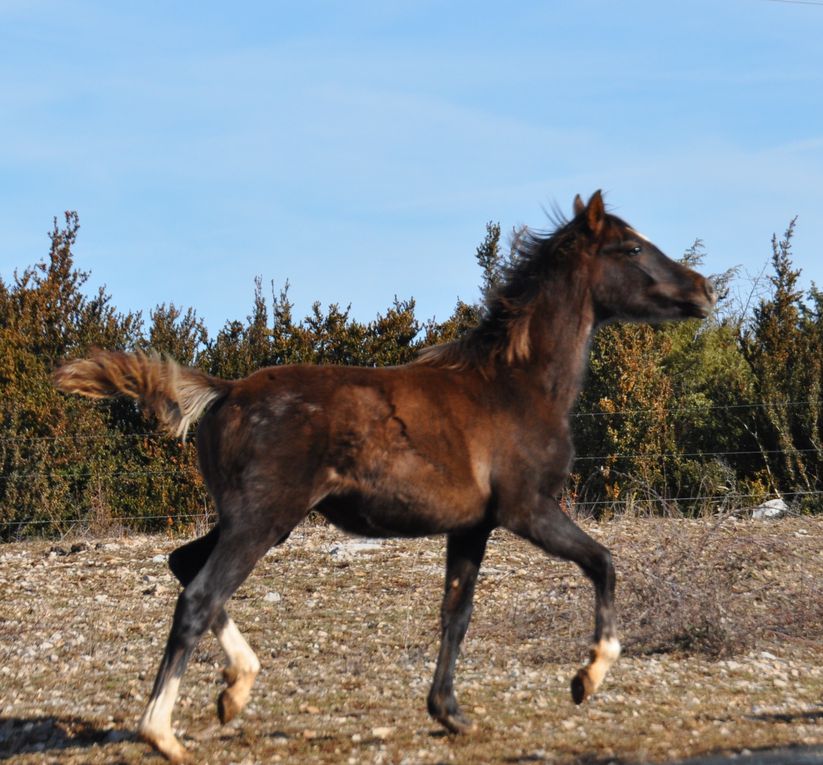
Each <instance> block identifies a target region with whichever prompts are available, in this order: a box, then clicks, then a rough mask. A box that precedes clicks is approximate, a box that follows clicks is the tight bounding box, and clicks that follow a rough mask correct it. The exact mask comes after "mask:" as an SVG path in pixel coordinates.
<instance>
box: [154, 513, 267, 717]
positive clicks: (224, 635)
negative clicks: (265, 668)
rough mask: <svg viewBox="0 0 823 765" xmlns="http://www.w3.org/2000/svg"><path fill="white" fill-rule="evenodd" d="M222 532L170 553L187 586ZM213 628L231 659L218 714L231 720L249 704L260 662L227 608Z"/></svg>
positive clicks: (217, 530)
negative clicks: (227, 611)
mask: <svg viewBox="0 0 823 765" xmlns="http://www.w3.org/2000/svg"><path fill="white" fill-rule="evenodd" d="M219 533H220V527H219V526H215V527H214V528H213V529H211V531H209V533H208V534H206V535H205V536H203V537H200V538H198V539H194V540H192V541H191V542H188V543H186V544H185V545H183V546H182V547H178V548H177V549H176V550H175V551H174V552H172V553H171V555H170V556H169V568H170V569H171V570H172V573H173V574H174V575H175V576H176V577H177V579H178V580H179V581H180V583H181V584H182V585H183V586H184V587H185V586H187V585H188V584H189V582H191V580H192V579H194V577H195V576H196V575H197V573H198V572H199V571H200V569H201V568H203V565H204V564H205V562H206V560H207V559H208V557H209V555H210V554H211V552H212V550H213V549H214V546H215V545H216V544H217V539H218V537H219ZM211 629H212V632H213V633H214V635H215V637H216V638H217V640H218V642H219V643H220V647H221V648H222V649H223V653H224V654H225V655H226V660H227V663H226V667H225V668H224V669H223V679H224V680H225V681H226V685H227V687H226V688H225V689H224V690H223V691H222V693H221V694H220V696H219V697H218V699H217V715H218V717H219V718H220V722H221V723H227V722H229V720H232V719H233V718H234V717H236V716H237V715H238V714H240V712H241V711H242V710H243V707H245V706H246V703H247V702H248V700H249V696H250V695H251V689H252V686H253V685H254V681H255V679H256V678H257V675H258V673H259V672H260V661H259V660H258V658H257V655H256V654H255V653H254V651H253V650H252V649H251V646H249V644H248V643H247V642H246V640H245V638H244V637H243V635H242V634H241V633H240V630H239V629H238V628H237V625H236V624H235V623H234V621H233V620H232V619H231V617H230V616H229V615H228V614H227V613H226V609H225V608H221V609H220V611H219V612H218V614H217V616H216V617H215V619H214V622H213V623H212V625H211Z"/></svg>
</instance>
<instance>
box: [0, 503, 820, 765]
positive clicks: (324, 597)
mask: <svg viewBox="0 0 823 765" xmlns="http://www.w3.org/2000/svg"><path fill="white" fill-rule="evenodd" d="M583 525H584V526H585V527H586V528H587V530H588V531H589V532H590V533H592V534H593V535H594V536H596V537H597V538H599V539H601V541H603V542H604V543H605V544H607V545H608V546H609V547H610V548H611V549H612V552H613V554H614V558H615V563H616V566H617V569H618V608H619V612H620V619H621V630H622V639H623V644H624V649H625V650H624V655H623V657H622V658H621V660H620V661H619V662H618V663H617V664H616V665H615V667H614V668H613V670H612V672H611V674H610V675H609V677H608V678H607V679H606V682H605V684H604V686H603V688H602V690H601V691H600V692H599V693H598V694H597V695H596V696H595V697H594V698H593V699H592V700H591V701H590V702H587V703H586V704H584V705H583V706H581V707H579V708H578V707H575V706H574V704H573V703H572V702H571V698H570V694H569V690H568V687H569V680H570V678H571V677H572V675H573V674H574V672H575V671H576V669H577V667H578V666H579V662H580V661H581V660H582V659H583V658H584V656H585V654H586V651H587V647H588V642H589V638H590V634H591V630H592V615H593V598H592V592H591V588H590V586H589V583H588V582H587V580H586V579H585V578H584V577H583V576H582V574H580V573H579V571H578V570H577V569H576V568H575V567H574V566H572V565H571V564H569V563H565V562H562V561H554V560H550V559H548V558H546V557H545V556H544V555H543V554H542V553H540V552H539V551H537V550H536V549H534V548H532V547H530V546H528V545H526V544H525V543H523V542H521V541H519V540H517V539H515V538H514V537H512V536H511V535H508V534H505V533H502V532H497V533H495V535H494V536H493V537H492V540H491V542H490V546H489V551H488V554H487V557H486V560H485V562H484V567H483V569H482V571H481V577H480V581H479V585H478V590H477V596H476V600H475V611H474V616H473V620H472V624H471V627H470V628H469V634H468V637H467V638H466V641H465V643H464V650H463V653H462V655H461V659H460V661H459V663H458V670H457V676H456V688H457V694H458V698H459V700H460V702H461V704H462V706H463V709H464V711H465V712H466V713H467V715H468V716H470V717H472V718H473V719H474V721H475V722H476V723H477V731H476V732H475V733H474V734H472V735H468V736H449V735H446V734H445V733H444V732H443V731H441V730H440V729H439V727H438V726H437V725H436V724H435V723H433V722H432V721H431V720H430V719H429V718H428V716H427V714H426V693H427V690H428V684H429V682H430V679H431V676H432V672H433V670H434V660H435V656H436V651H437V646H438V641H439V630H438V612H439V601H440V593H441V590H442V587H443V583H442V576H443V570H442V569H443V557H444V555H443V553H444V543H443V540H442V539H427V540H411V541H409V540H390V541H385V542H370V541H366V540H361V539H354V538H351V537H346V536H345V535H343V534H342V533H340V532H338V531H336V530H334V529H330V528H327V527H324V526H320V525H311V524H307V525H304V526H302V527H300V528H299V529H297V530H296V531H295V533H294V534H293V535H292V537H291V538H290V539H289V540H288V541H287V542H286V543H285V544H284V545H283V546H281V547H279V548H277V549H275V550H273V551H271V552H270V553H269V554H268V555H267V556H266V558H265V559H264V560H263V561H261V563H260V564H259V565H258V567H257V569H256V571H255V573H254V574H253V575H252V577H251V578H250V579H249V581H248V582H247V583H246V584H245V585H244V586H243V587H242V589H241V590H240V591H239V592H238V593H237V595H236V596H235V597H234V599H233V600H232V601H231V602H230V604H229V612H230V613H231V614H232V616H233V617H234V618H235V620H236V622H237V623H238V625H239V626H240V628H241V630H243V632H244V633H245V634H246V636H247V638H248V640H249V642H250V643H251V645H252V646H253V648H254V649H255V650H256V651H257V653H258V655H259V657H260V660H261V662H262V664H263V671H262V672H261V674H260V677H259V679H258V682H257V685H256V688H255V692H254V695H253V697H252V700H251V702H250V704H249V706H248V707H247V709H246V710H245V712H244V714H243V715H241V717H240V718H238V719H237V720H235V721H234V722H232V723H231V724H229V725H228V726H226V727H223V728H221V727H218V726H217V720H216V716H215V700H216V697H217V695H218V693H219V691H220V689H221V687H222V684H221V679H220V668H221V666H222V656H221V654H220V649H219V646H218V645H217V642H216V641H215V640H214V638H213V637H212V636H211V635H208V636H207V637H206V638H205V639H204V640H203V641H202V643H201V645H200V646H199V648H198V649H197V651H196V653H195V656H194V657H193V660H192V662H191V664H190V665H189V670H188V672H187V674H186V676H185V678H184V681H183V684H182V686H181V698H180V700H179V703H178V706H177V708H176V710H175V724H176V726H177V728H178V731H179V734H180V736H181V740H182V741H183V742H184V743H185V745H186V746H187V747H188V748H189V749H190V750H191V751H192V753H193V756H194V761H195V762H198V763H248V764H251V763H269V762H273V763H281V762H282V763H287V762H292V763H323V764H329V765H331V764H332V763H334V764H335V765H337V764H338V763H344V764H347V765H348V764H351V765H355V764H359V763H377V764H382V763H386V764H388V763H396V764H398V765H434V764H435V763H500V764H501V765H504V764H519V763H523V764H528V763H580V764H586V765H596V764H602V765H605V764H606V763H640V762H675V761H679V760H683V759H686V758H690V757H695V756H697V755H702V754H715V755H716V754H722V753H738V754H740V755H741V758H740V761H741V762H747V761H749V757H748V756H747V755H748V753H749V752H753V753H756V752H758V751H759V750H765V749H769V748H772V747H779V746H789V747H792V749H791V752H792V757H793V758H795V759H801V758H803V757H804V756H805V757H807V758H808V757H809V756H811V757H813V756H814V753H815V752H820V751H821V750H820V749H819V747H820V746H821V745H823V668H821V666H820V664H819V663H818V662H819V657H820V655H821V650H820V648H821V645H822V644H823V544H821V543H822V542H823V518H808V517H807V518H791V519H783V520H779V521H769V522H767V521H758V522H755V521H751V520H747V519H735V518H731V517H729V518H725V519H712V520H704V521H685V520H663V519H627V518H624V519H620V520H617V521H612V522H609V523H603V524H599V525H598V524H594V523H584V524H583ZM180 541H181V540H173V539H168V538H165V537H145V536H135V537H120V538H117V539H105V540H96V539H90V538H88V539H73V540H64V541H61V542H57V543H56V542H30V543H19V544H7V545H3V546H1V547H0V591H1V592H2V596H1V597H0V760H5V761H8V762H10V763H15V764H17V763H20V764H21V765H22V763H43V762H45V763H57V762H59V763H137V762H143V761H144V759H145V761H146V762H158V763H160V762H162V760H161V759H160V758H159V757H158V756H156V755H153V754H151V751H150V750H149V748H148V747H147V746H146V745H144V744H143V743H141V742H139V741H137V740H135V738H134V736H133V734H132V731H133V729H134V727H135V724H136V721H137V719H138V717H139V715H140V713H141V712H142V708H143V705H144V704H145V702H146V698H147V695H148V693H149V691H150V688H151V683H152V680H153V677H154V672H155V670H156V668H157V665H158V662H159V660H160V656H161V653H162V649H163V645H164V642H165V638H166V634H167V631H168V628H169V624H170V619H171V614H172V609H173V606H174V601H175V598H176V595H177V592H178V587H177V585H176V583H175V582H174V580H173V578H172V576H171V574H170V573H169V572H168V569H167V568H166V565H165V556H166V555H167V554H168V552H169V551H170V550H172V549H173V548H174V547H175V546H176V545H177V544H179V543H180ZM807 761H810V762H811V761H814V760H813V759H811V760H807Z"/></svg>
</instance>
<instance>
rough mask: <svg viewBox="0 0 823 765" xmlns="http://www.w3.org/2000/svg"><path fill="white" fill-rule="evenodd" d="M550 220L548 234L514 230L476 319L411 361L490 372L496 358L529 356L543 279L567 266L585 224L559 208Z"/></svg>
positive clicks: (517, 360)
mask: <svg viewBox="0 0 823 765" xmlns="http://www.w3.org/2000/svg"><path fill="white" fill-rule="evenodd" d="M554 222H555V223H556V225H557V227H556V228H555V230H554V231H553V232H552V233H550V234H548V235H546V234H541V233H540V232H535V231H532V230H530V229H525V230H524V231H523V232H522V233H521V234H519V235H518V237H517V239H516V241H515V243H514V247H513V250H514V255H513V257H512V260H511V262H510V263H509V265H508V266H507V267H506V268H505V270H504V272H503V278H502V280H501V281H500V283H499V284H498V285H497V286H496V287H495V288H494V289H493V290H491V292H490V293H489V295H488V296H487V298H486V304H485V306H484V308H483V314H482V317H481V319H480V323H479V324H478V325H477V326H476V327H473V328H472V329H470V330H469V331H468V332H467V333H466V334H465V335H464V336H463V337H461V338H460V339H458V340H453V341H451V342H447V343H442V344H440V345H433V346H430V347H428V348H424V349H423V350H422V351H420V354H419V356H418V357H417V359H416V360H415V361H414V362H413V363H414V364H424V365H428V366H433V367H438V368H441V369H466V368H475V369H478V370H480V371H482V372H484V373H485V374H489V373H490V372H491V370H492V369H493V367H494V366H495V364H498V363H502V364H506V365H508V366H512V365H517V364H522V363H526V362H528V361H529V360H530V358H531V354H532V347H531V338H530V334H531V323H532V317H533V316H534V314H535V312H536V311H537V310H538V309H539V308H540V307H541V306H542V305H543V296H544V295H545V294H546V292H547V291H546V285H547V284H550V283H551V282H552V281H553V280H554V279H555V278H556V277H559V276H560V275H562V274H565V273H566V272H567V270H568V263H569V260H570V258H573V257H575V255H576V253H575V243H576V241H577V237H578V234H579V233H580V230H581V229H582V228H583V227H584V226H585V223H584V221H583V220H582V219H581V218H580V216H576V217H574V218H573V219H572V220H566V219H564V218H563V217H562V216H560V215H559V214H558V215H556V216H555V218H554Z"/></svg>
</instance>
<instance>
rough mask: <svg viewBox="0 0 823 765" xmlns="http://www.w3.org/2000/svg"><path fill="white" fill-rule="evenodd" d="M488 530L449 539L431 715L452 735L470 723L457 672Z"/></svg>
mask: <svg viewBox="0 0 823 765" xmlns="http://www.w3.org/2000/svg"><path fill="white" fill-rule="evenodd" d="M488 537H489V529H487V528H482V529H475V530H473V531H471V532H469V533H464V534H459V535H458V534H451V535H449V538H448V542H447V550H446V588H445V593H444V595H443V605H442V609H441V627H442V637H441V643H440V653H439V655H438V657H437V668H436V669H435V672H434V680H433V681H432V686H431V690H430V691H429V698H428V709H429V714H430V715H431V716H432V717H434V718H435V719H436V720H437V721H438V722H440V723H442V724H443V725H444V726H445V727H446V728H447V729H448V730H450V731H452V732H455V733H456V732H460V731H464V730H467V729H468V728H469V727H470V726H471V723H470V722H469V721H468V720H467V719H466V718H465V717H464V716H463V714H462V713H461V712H460V709H459V707H458V705H457V699H456V698H455V696H454V668H455V664H456V662H457V655H458V653H459V651H460V643H461V642H462V641H463V638H464V637H465V635H466V630H467V629H468V626H469V619H470V618H471V613H472V598H473V596H474V586H475V582H476V581H477V572H478V570H479V568H480V563H481V561H482V560H483V554H484V553H485V550H486V541H487V540H488Z"/></svg>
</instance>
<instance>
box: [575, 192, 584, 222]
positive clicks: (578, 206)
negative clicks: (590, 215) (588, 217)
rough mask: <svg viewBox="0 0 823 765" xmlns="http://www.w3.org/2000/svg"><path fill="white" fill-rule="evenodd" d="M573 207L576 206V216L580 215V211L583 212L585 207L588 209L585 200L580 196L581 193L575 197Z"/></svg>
mask: <svg viewBox="0 0 823 765" xmlns="http://www.w3.org/2000/svg"><path fill="white" fill-rule="evenodd" d="M573 208H574V215H575V217H577V216H578V215H580V213H582V212H583V210H585V209H586V205H585V204H584V203H583V200H582V199H581V198H580V194H578V195H577V196H576V197H575V198H574V204H573Z"/></svg>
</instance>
